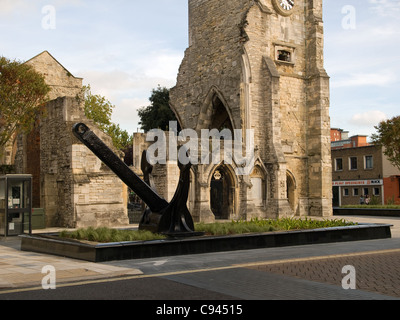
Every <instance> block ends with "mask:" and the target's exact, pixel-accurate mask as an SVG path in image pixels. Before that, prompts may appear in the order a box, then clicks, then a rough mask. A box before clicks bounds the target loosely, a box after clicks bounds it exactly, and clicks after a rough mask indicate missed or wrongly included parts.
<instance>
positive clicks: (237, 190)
mask: <svg viewBox="0 0 400 320" xmlns="http://www.w3.org/2000/svg"><path fill="white" fill-rule="evenodd" d="M323 41H324V37H323V21H322V0H229V1H220V0H189V48H188V49H187V50H186V52H185V57H184V60H183V62H182V64H181V67H180V70H179V75H178V79H177V85H176V86H175V87H174V88H173V89H172V90H171V107H172V109H173V110H174V112H175V113H176V115H177V118H178V120H179V122H180V125H181V127H182V128H190V129H194V130H196V131H198V132H199V136H200V132H201V130H202V129H218V130H221V129H222V128H229V129H232V130H235V129H240V130H242V132H243V137H245V136H246V132H247V131H246V130H247V129H251V130H253V132H254V143H255V167H254V170H253V171H252V173H251V175H250V176H237V175H235V163H233V164H226V163H224V162H221V163H219V164H217V165H216V164H213V165H198V166H195V167H194V170H193V174H192V189H193V190H192V196H193V197H194V198H192V199H191V211H192V213H193V216H194V217H195V219H196V220H201V221H211V220H213V219H214V218H216V219H250V218H253V217H260V218H267V217H268V218H275V217H282V216H293V215H297V216H331V215H332V196H331V194H332V182H331V181H332V175H331V156H330V118H329V105H330V101H329V77H328V75H327V74H326V72H325V69H324V61H323V45H324V43H323ZM245 141H246V140H245V139H244V142H245Z"/></svg>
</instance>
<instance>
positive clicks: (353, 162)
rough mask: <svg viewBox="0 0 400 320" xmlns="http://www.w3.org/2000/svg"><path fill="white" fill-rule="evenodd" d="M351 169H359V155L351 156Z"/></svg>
mask: <svg viewBox="0 0 400 320" xmlns="http://www.w3.org/2000/svg"><path fill="white" fill-rule="evenodd" d="M349 162H350V166H349V167H350V170H357V169H358V161H357V157H350V161H349Z"/></svg>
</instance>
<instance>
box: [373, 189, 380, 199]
mask: <svg viewBox="0 0 400 320" xmlns="http://www.w3.org/2000/svg"><path fill="white" fill-rule="evenodd" d="M380 195H381V188H374V196H377V197H379V196H380Z"/></svg>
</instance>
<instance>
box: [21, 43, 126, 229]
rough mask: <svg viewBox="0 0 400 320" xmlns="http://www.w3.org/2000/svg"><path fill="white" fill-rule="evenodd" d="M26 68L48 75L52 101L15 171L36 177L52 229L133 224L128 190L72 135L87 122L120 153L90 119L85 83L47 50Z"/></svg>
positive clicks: (26, 139)
mask: <svg viewBox="0 0 400 320" xmlns="http://www.w3.org/2000/svg"><path fill="white" fill-rule="evenodd" d="M26 63H27V64H30V65H32V66H33V67H34V68H35V69H36V70H37V71H38V72H39V73H42V74H43V75H44V77H45V80H46V83H47V84H48V85H49V86H50V87H51V92H50V99H52V100H51V101H50V102H49V103H48V104H47V105H46V115H45V116H44V117H42V118H41V119H39V121H38V123H37V126H36V127H35V129H34V130H33V131H32V132H31V133H30V134H29V135H26V136H24V135H20V136H19V137H18V148H17V155H16V159H15V167H16V170H17V172H18V173H30V174H33V180H34V181H33V195H34V196H33V200H34V205H35V206H37V207H41V208H44V209H45V213H46V218H47V226H48V227H78V228H80V227H89V226H93V227H97V226H120V225H127V224H128V223H129V221H128V214H127V188H126V186H125V185H124V184H123V183H122V182H121V180H120V179H119V178H118V177H117V176H116V175H115V174H114V173H112V172H111V171H110V170H109V169H108V168H107V167H106V166H104V165H103V164H102V162H101V161H100V160H99V159H98V158H97V157H96V156H95V155H94V154H93V153H92V152H91V151H89V150H88V149H87V148H86V147H85V146H84V145H82V144H81V143H80V142H79V141H78V140H77V139H76V138H75V137H74V136H73V134H72V126H73V125H74V124H75V123H77V122H84V123H85V124H87V125H88V126H89V127H90V128H91V129H92V130H93V131H94V132H95V133H96V134H97V135H98V136H99V137H100V138H101V139H102V140H103V141H105V143H106V144H107V145H108V146H110V148H111V149H114V148H113V147H112V142H111V138H110V137H108V136H106V135H105V134H104V133H102V132H101V131H100V130H99V129H98V128H97V127H96V126H95V125H94V123H93V122H92V121H89V120H88V119H87V118H86V117H85V115H84V111H83V106H82V104H81V103H82V99H80V98H81V92H82V79H81V78H77V77H74V76H73V75H72V74H71V73H70V72H69V71H68V70H67V69H66V68H64V67H63V66H62V65H61V64H60V63H59V62H58V61H57V60H56V59H55V58H54V57H53V56H52V55H51V54H50V53H48V52H47V51H44V52H42V53H41V54H39V55H37V56H36V57H34V58H32V59H31V60H29V61H28V62H26Z"/></svg>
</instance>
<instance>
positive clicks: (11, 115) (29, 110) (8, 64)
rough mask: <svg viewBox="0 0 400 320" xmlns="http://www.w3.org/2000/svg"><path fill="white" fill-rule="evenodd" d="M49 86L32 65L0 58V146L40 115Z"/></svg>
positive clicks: (28, 127) (28, 128)
mask: <svg viewBox="0 0 400 320" xmlns="http://www.w3.org/2000/svg"><path fill="white" fill-rule="evenodd" d="M50 90H51V89H50V87H49V86H48V85H47V84H46V82H45V79H44V77H43V76H42V75H41V74H39V73H37V72H36V71H35V70H34V69H33V67H31V66H29V65H27V64H24V63H21V62H18V61H11V60H9V59H7V58H5V57H0V148H1V149H3V147H4V146H5V145H6V144H7V143H8V142H9V141H10V140H11V139H12V138H13V137H15V136H16V134H18V133H28V132H30V131H31V130H32V128H33V126H34V124H35V122H36V120H37V119H38V116H39V115H41V114H43V112H44V105H45V103H46V102H47V101H48V93H49V92H50Z"/></svg>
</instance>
